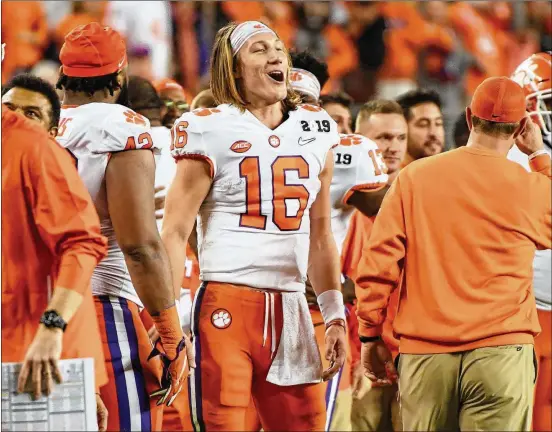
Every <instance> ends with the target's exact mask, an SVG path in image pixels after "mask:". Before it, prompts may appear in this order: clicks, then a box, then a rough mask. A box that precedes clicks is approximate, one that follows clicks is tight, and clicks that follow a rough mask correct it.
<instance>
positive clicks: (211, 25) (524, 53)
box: [2, 1, 552, 148]
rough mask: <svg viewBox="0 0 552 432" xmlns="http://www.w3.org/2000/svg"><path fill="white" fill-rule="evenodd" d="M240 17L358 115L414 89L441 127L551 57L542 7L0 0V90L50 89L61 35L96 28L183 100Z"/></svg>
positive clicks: (546, 6)
mask: <svg viewBox="0 0 552 432" xmlns="http://www.w3.org/2000/svg"><path fill="white" fill-rule="evenodd" d="M244 20H261V21H263V22H265V23H267V24H269V25H270V26H271V27H272V28H274V29H275V30H276V31H277V33H278V34H279V36H280V38H281V39H282V40H283V41H284V42H285V44H286V46H287V47H288V48H290V49H292V50H293V49H295V50H297V51H302V50H305V49H308V50H309V51H310V52H311V53H312V54H314V55H315V56H317V57H318V58H320V59H321V60H324V61H326V62H327V63H328V68H329V72H330V77H331V80H330V81H329V82H328V83H327V84H326V86H325V88H324V89H323V91H322V93H323V94H324V93H329V92H336V91H345V92H346V93H348V94H349V95H350V96H351V97H352V98H353V100H354V101H355V102H356V107H358V106H360V105H361V104H362V103H364V102H366V101H367V100H369V99H370V98H373V97H379V98H385V99H394V98H395V97H396V96H398V95H399V94H402V93H404V92H405V91H408V90H410V89H412V88H415V87H418V86H420V87H424V88H427V89H433V90H436V91H437V92H438V93H439V95H440V96H441V99H442V101H443V115H444V119H445V130H452V127H450V126H452V124H453V123H454V121H455V119H456V118H457V117H458V115H459V114H460V113H461V112H462V111H463V110H464V108H465V106H466V105H467V100H469V98H470V97H471V95H472V93H473V91H474V90H475V88H476V87H477V85H478V84H479V83H480V82H481V81H483V80H484V79H485V78H487V77H489V76H497V75H508V76H509V75H510V74H511V73H512V72H513V71H514V69H515V68H516V66H517V65H518V64H520V63H521V61H523V60H524V59H525V58H527V57H528V56H529V55H530V54H532V53H535V52H539V51H547V50H551V49H552V3H551V2H549V1H520V2H505V1H448V2H445V1H418V2H414V1H412V2H395V1H393V2H391V1H347V2H343V1H332V2H321V1H308V2H306V1H305V2H303V1H300V2H298V1H290V2H284V1H264V2H263V1H224V2H215V1H185V2H184V1H182V2H177V1H2V42H3V43H6V46H7V48H6V56H5V60H4V62H3V64H2V83H3V84H4V83H5V82H6V81H7V80H8V79H9V78H10V77H12V76H13V75H14V74H17V73H19V72H22V71H30V72H32V73H33V74H35V75H38V76H40V77H42V78H45V79H46V80H47V81H49V82H50V83H52V84H55V82H56V81H57V76H58V72H59V60H58V55H59V49H60V48H61V46H62V44H63V40H64V36H65V35H66V34H67V33H68V32H69V31H70V30H71V29H73V28H74V27H76V26H78V25H81V24H86V23H88V22H92V21H98V22H100V23H103V24H106V25H110V26H112V27H114V28H115V29H117V30H118V31H120V32H121V33H122V34H123V35H124V36H125V37H126V38H127V47H128V53H129V74H130V75H138V76H142V77H144V78H147V79H149V80H152V81H154V80H160V79H164V78H174V79H175V80H176V81H178V82H179V83H180V84H181V85H182V86H183V87H184V88H185V89H186V92H187V95H188V98H189V99H190V100H189V101H188V102H190V101H191V99H192V98H193V96H195V95H196V94H197V93H198V92H199V91H200V90H202V89H205V88H207V87H208V86H209V76H208V69H209V68H208V66H209V65H208V59H209V54H210V50H211V47H212V44H213V39H214V36H215V34H216V32H217V30H218V29H219V28H221V27H222V26H223V25H224V24H226V23H227V22H229V21H244ZM10 46H17V49H9V47H10ZM355 112H356V109H355V107H353V113H355ZM447 135H448V133H447ZM451 145H452V140H451V137H450V136H447V147H449V148H450V147H451Z"/></svg>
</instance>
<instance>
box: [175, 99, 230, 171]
mask: <svg viewBox="0 0 552 432" xmlns="http://www.w3.org/2000/svg"><path fill="white" fill-rule="evenodd" d="M207 111H208V112H209V113H212V114H216V113H219V112H220V111H219V110H218V109H216V108H204V109H201V108H200V109H197V110H194V111H192V112H187V113H185V114H184V115H183V116H182V117H180V118H179V119H178V120H177V121H176V122H175V123H174V126H173V128H172V131H171V134H172V144H171V154H172V156H173V158H175V159H176V160H177V161H178V160H179V159H186V158H187V159H202V160H205V161H207V162H208V163H209V165H210V166H211V178H214V177H215V175H216V172H217V169H216V168H217V164H216V158H215V153H214V149H213V148H209V146H207V145H206V143H205V139H204V136H203V131H204V130H205V129H209V128H210V127H212V126H211V125H210V124H208V123H209V120H211V119H206V117H207V116H208V114H203V113H204V112H207ZM215 118H216V116H215ZM206 123H207V124H206Z"/></svg>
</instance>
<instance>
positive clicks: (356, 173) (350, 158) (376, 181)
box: [330, 134, 388, 255]
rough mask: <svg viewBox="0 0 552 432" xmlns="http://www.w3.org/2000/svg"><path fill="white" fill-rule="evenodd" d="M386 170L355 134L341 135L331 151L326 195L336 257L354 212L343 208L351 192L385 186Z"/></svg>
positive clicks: (370, 143)
mask: <svg viewBox="0 0 552 432" xmlns="http://www.w3.org/2000/svg"><path fill="white" fill-rule="evenodd" d="M387 181H388V177H387V167H386V165H385V162H384V161H383V159H382V157H381V152H380V150H379V149H378V146H377V145H376V143H375V142H373V141H372V140H370V139H368V138H366V137H364V136H362V135H357V134H351V135H346V134H341V140H340V143H339V145H338V146H337V147H336V148H335V149H334V173H333V178H332V184H331V187H330V193H331V198H332V232H333V235H334V238H335V242H336V244H337V249H338V251H339V255H341V252H342V249H343V242H344V241H345V237H346V236H347V230H348V229H349V222H350V220H351V217H352V215H353V212H354V210H355V208H354V207H353V206H351V205H349V204H347V200H348V199H349V198H350V196H351V195H352V194H353V192H354V191H373V190H378V189H381V188H382V187H384V186H385V185H386V184H387Z"/></svg>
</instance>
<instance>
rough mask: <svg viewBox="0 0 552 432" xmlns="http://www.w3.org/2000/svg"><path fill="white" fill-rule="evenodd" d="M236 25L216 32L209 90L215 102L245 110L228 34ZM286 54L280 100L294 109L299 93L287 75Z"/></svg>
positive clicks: (287, 53)
mask: <svg viewBox="0 0 552 432" xmlns="http://www.w3.org/2000/svg"><path fill="white" fill-rule="evenodd" d="M237 26H238V24H237V23H230V24H228V25H226V26H224V27H223V28H221V29H220V30H219V31H218V32H217V36H216V38H215V43H214V45H213V51H212V53H211V83H210V84H211V91H212V92H213V97H214V98H215V101H216V103H217V104H232V105H235V106H237V107H238V108H240V110H242V111H245V109H246V106H247V101H246V100H245V98H244V96H243V94H242V92H240V89H239V86H238V83H237V82H236V77H235V76H234V74H235V72H236V69H237V66H238V62H237V60H236V58H237V56H234V53H233V52H232V45H231V44H230V35H231V34H232V32H233V31H234V29H235V28H236V27H237ZM286 55H287V56H288V73H287V79H286V86H287V96H286V98H285V99H284V100H283V101H282V104H283V105H284V108H285V109H286V111H289V110H294V109H295V108H297V105H298V104H300V103H301V99H300V97H299V95H298V94H297V93H296V92H295V91H294V90H293V89H292V88H291V85H290V82H289V76H290V71H291V57H290V55H289V52H288V51H287V49H286Z"/></svg>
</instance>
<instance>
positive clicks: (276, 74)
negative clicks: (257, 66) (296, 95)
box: [267, 71, 284, 83]
mask: <svg viewBox="0 0 552 432" xmlns="http://www.w3.org/2000/svg"><path fill="white" fill-rule="evenodd" d="M267 75H268V76H269V77H270V78H271V79H272V81H276V82H277V83H283V82H284V73H283V72H282V71H272V72H268V73H267Z"/></svg>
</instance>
